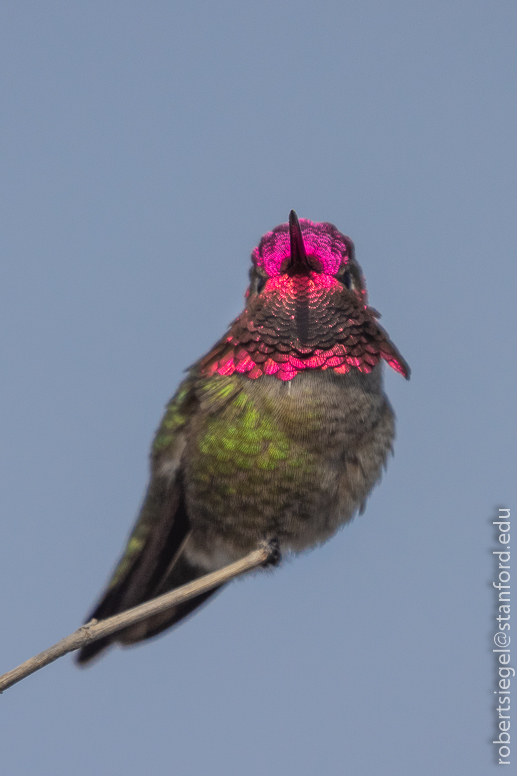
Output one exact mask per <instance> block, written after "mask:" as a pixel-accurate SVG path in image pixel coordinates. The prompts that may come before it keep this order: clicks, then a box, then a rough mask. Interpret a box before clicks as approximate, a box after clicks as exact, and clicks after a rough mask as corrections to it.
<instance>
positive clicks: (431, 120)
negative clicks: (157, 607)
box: [0, 0, 517, 776]
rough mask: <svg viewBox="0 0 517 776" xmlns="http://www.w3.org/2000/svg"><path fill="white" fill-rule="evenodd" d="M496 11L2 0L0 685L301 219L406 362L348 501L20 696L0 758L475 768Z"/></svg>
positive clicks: (511, 65) (111, 549) (275, 768)
mask: <svg viewBox="0 0 517 776" xmlns="http://www.w3.org/2000/svg"><path fill="white" fill-rule="evenodd" d="M516 22H517V10H516V7H515V4H514V3H510V2H507V0H499V1H498V2H491V3H488V2H479V1H475V0H463V1H461V2H460V1H458V0H433V2H432V3H430V2H421V3H415V2H411V1H410V0H393V1H389V2H380V1H379V0H377V1H375V2H374V1H369V0H363V1H362V2H355V3H352V2H344V1H343V0H340V2H314V1H312V2H309V1H305V2H304V1H302V2H288V1H287V0H279V1H278V2H270V1H268V0H262V2H260V3H252V2H247V0H244V1H243V0H239V1H237V0H233V1H230V0H221V2H216V3H213V2H200V1H198V0H193V1H192V2H189V3H186V2H158V1H157V0H146V2H145V3H144V2H140V1H139V2H133V1H131V0H129V1H127V2H121V1H120V0H118V1H115V0H103V2H99V1H98V0H89V1H88V2H87V3H85V2H71V1H70V0H69V1H68V2H45V3H41V2H30V1H26V2H25V1H24V0H22V1H21V2H19V1H17V2H14V1H11V0H4V2H3V3H2V4H1V8H0V58H1V64H2V72H3V76H2V85H1V93H0V101H1V102H0V104H1V106H2V107H1V112H0V122H1V132H2V173H1V180H0V191H1V197H2V200H1V214H2V219H1V220H2V230H1V242H2V262H1V270H0V273H1V274H0V297H1V298H0V359H1V369H0V380H1V392H2V401H1V403H0V428H1V435H0V436H1V445H0V455H1V460H0V474H1V487H0V498H1V514H2V545H1V546H2V558H1V563H0V590H1V596H0V621H1V623H2V628H1V631H2V637H1V643H0V670H8V669H10V668H12V667H14V665H16V664H18V663H19V662H21V661H22V660H24V659H25V658H27V657H30V656H31V655H32V654H34V653H36V652H38V651H40V650H41V649H43V648H45V647H47V646H49V645H50V644H52V643H54V642H55V641H57V640H58V639H59V638H61V637H62V636H64V635H66V634H67V633H69V632H71V631H72V630H74V629H75V628H76V627H77V626H78V625H79V624H80V623H81V622H82V619H83V617H84V616H85V615H86V613H87V612H88V610H89V609H90V607H91V605H92V603H93V602H94V600H95V599H96V597H97V595H98V594H99V592H100V590H101V588H102V586H103V585H104V583H105V581H106V579H107V577H108V574H109V573H110V570H111V568H112V566H113V564H114V563H115V560H116V558H117V557H118V555H119V552H120V551H121V548H122V545H123V542H124V540H125V537H126V535H127V533H128V531H129V529H130V527H131V525H132V522H133V520H134V517H135V514H136V512H137V509H138V506H139V502H140V499H141V497H142V494H143V491H144V488H145V484H146V479H147V455H148V449H149V444H150V441H151V438H152V435H153V433H154V429H155V427H156V425H157V423H158V421H159V419H160V416H161V413H162V408H163V406H164V404H165V402H166V401H167V399H168V398H169V396H170V395H171V394H172V393H173V392H174V390H175V387H176V385H177V383H178V382H179V380H180V379H181V376H182V370H183V369H184V368H185V367H186V366H188V365H189V364H190V363H191V362H192V361H194V360H195V359H196V358H197V357H198V356H200V355H201V354H202V353H203V352H205V351H206V350H207V349H208V348H209V347H210V345H211V344H212V343H213V342H214V341H215V340H216V339H217V338H218V337H219V336H220V335H221V334H222V333H223V331H224V329H225V326H226V325H227V323H228V322H229V321H230V320H231V319H232V318H233V317H234V316H235V315H236V314H237V313H238V312H239V310H240V309H241V307H242V300H243V293H244V290H245V286H246V283H247V272H248V265H249V254H250V252H251V250H252V248H253V247H254V246H255V245H256V243H257V242H258V240H259V238H260V236H261V235H262V234H263V233H264V232H265V231H268V230H269V229H271V228H273V227H274V226H275V225H277V224H278V223H281V222H283V221H285V220H287V216H288V213H289V210H290V209H291V208H293V207H294V208H295V209H296V210H297V212H298V214H299V216H300V217H307V218H311V219H313V220H316V221H317V220H328V221H332V222H334V223H335V224H336V225H337V226H338V228H339V229H341V230H342V231H344V232H345V233H347V234H349V235H350V236H351V237H352V238H353V240H354V241H355V243H356V248H357V256H358V259H359V261H360V263H361V265H362V267H363V270H364V272H365V275H366V278H367V281H368V288H369V292H370V301H371V304H372V305H373V306H374V307H376V308H378V309H379V310H380V311H381V312H382V314H383V319H382V322H383V324H384V326H385V327H386V328H387V329H388V331H389V333H390V335H391V337H392V338H393V340H394V342H395V343H396V344H397V346H398V347H399V348H400V350H401V352H402V354H403V355H404V356H405V358H406V359H407V360H408V361H409V363H410V365H411V367H412V370H413V376H412V379H411V381H410V382H409V383H406V382H405V381H404V380H403V379H402V378H401V377H400V375H397V374H395V373H394V372H392V371H391V370H388V373H387V374H386V383H387V390H388V393H389V396H390V399H391V401H392V403H393V405H394V407H395V409H396V411H397V415H398V438H397V442H396V454H395V458H394V459H393V460H392V461H391V462H390V464H389V468H388V472H387V474H386V476H385V477H384V480H383V482H382V483H381V485H380V487H378V488H377V489H376V490H375V492H374V494H373V495H372V497H371V498H370V501H369V504H368V508H367V511H366V513H365V515H364V516H362V517H360V518H358V519H356V520H355V522H354V523H353V524H352V525H350V526H349V527H347V528H346V529H345V530H343V531H342V532H341V533H340V534H339V535H338V536H336V537H335V538H334V539H333V540H332V541H330V542H329V543H328V544H326V545H325V546H324V547H322V548H320V549H318V550H316V551H314V552H312V553H309V554H306V555H304V556H303V557H300V558H298V559H297V560H296V561H294V562H290V563H287V564H286V565H284V566H283V567H282V568H281V569H279V570H277V571H276V572H275V573H272V574H264V575H261V576H255V577H254V578H248V579H246V580H243V581H239V582H237V583H234V584H233V585H232V586H231V588H230V589H228V590H227V591H225V592H224V594H222V595H221V596H219V597H218V598H217V599H216V600H215V601H214V602H213V603H212V604H211V605H210V606H208V607H207V608H206V609H204V610H203V611H202V612H201V613H200V614H199V615H198V616H196V617H194V618H193V619H192V620H190V621H189V622H188V623H186V624H185V625H184V626H182V627H180V628H179V629H177V630H176V631H174V632H171V633H168V634H167V635H166V636H164V637H163V638H161V639H159V640H157V641H155V642H153V643H149V644H146V645H144V646H141V647H139V648H135V649H131V650H125V651H123V650H119V649H117V650H113V651H112V652H111V653H110V654H109V655H108V656H107V657H106V658H104V659H103V660H102V661H101V662H99V663H98V664H96V665H95V666H94V667H92V668H91V669H89V670H86V671H79V670H78V669H76V668H75V667H74V665H73V663H72V660H71V658H69V657H66V658H63V659H61V660H60V661H58V662H57V663H55V664H54V665H52V666H49V667H47V668H46V669H44V670H42V671H41V672H40V673H38V674H36V675H34V676H33V677H31V678H28V679H26V680H25V681H24V682H22V683H21V684H19V685H17V686H16V687H14V688H12V689H10V690H9V691H8V692H6V693H5V695H3V696H2V697H1V699H0V739H1V745H0V746H1V752H2V754H1V758H2V770H3V772H5V773H6V774H9V776H29V775H30V776H33V774H38V775H39V774H41V775H42V776H43V775H44V774H51V775H52V776H70V774H74V776H86V775H87V774H88V776H90V774H96V776H104V775H106V776H118V774H124V776H140V775H141V774H142V773H146V774H147V773H149V774H155V773H156V774H162V773H163V774H165V773H178V774H182V775H183V776H197V775H198V774H210V775H211V776H219V775H221V776H222V775H223V774H224V776H228V774H239V776H240V775H241V774H243V773H244V774H246V775H247V776H258V774H263V773H271V774H277V773H278V774H296V776H313V774H315V773H324V774H328V775H329V776H334V774H335V775H336V776H337V775H339V776H340V775H341V774H343V773H347V774H354V776H379V774H396V775H397V776H413V775H414V774H415V772H418V774H419V775H420V776H436V774H458V773H468V774H471V776H481V775H483V776H485V775H486V774H487V773H491V772H492V771H494V772H495V770H496V767H497V766H496V765H495V760H494V751H493V750H494V747H493V746H492V745H491V744H490V743H489V742H490V741H491V740H492V739H493V737H494V736H493V733H494V729H495V726H494V712H493V709H492V705H493V699H494V697H495V696H494V695H493V690H494V687H495V677H494V660H493V655H492V653H491V649H492V641H491V639H492V635H493V632H494V628H495V626H494V620H493V617H494V612H493V605H494V594H493V593H494V591H493V590H492V589H491V586H490V585H491V581H492V579H494V578H495V564H494V563H493V560H492V555H491V551H492V550H493V549H495V542H494V534H493V531H492V526H491V523H490V521H491V519H493V515H494V510H495V507H496V505H503V506H509V507H513V508H514V509H515V510H517V499H516V495H517V494H516V487H515V465H516V460H515V459H516V455H515V432H514V428H515V396H516V387H517V386H516V382H517V368H516V358H515V345H516V342H515V299H516V291H517V289H516V280H517V272H516V263H515V245H516V242H517V234H516V232H517V229H516V204H517V203H516V189H517V186H516V176H515V167H516V164H515V161H516V150H515V148H516V134H517V127H516V124H517V107H516V100H515V95H516V80H517V77H516V72H517V70H516V64H517V63H516V60H517V47H516V45H515V41H516V39H517V25H516ZM514 514H515V516H516V517H515V518H514V519H517V511H516V512H515V513H514ZM515 649H517V644H516V646H515ZM515 688H516V689H515V692H516V693H517V683H516V684H515ZM516 719H517V717H516ZM514 750H515V753H514V761H515V762H517V743H516V744H515V746H514Z"/></svg>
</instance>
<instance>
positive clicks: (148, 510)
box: [77, 377, 215, 664]
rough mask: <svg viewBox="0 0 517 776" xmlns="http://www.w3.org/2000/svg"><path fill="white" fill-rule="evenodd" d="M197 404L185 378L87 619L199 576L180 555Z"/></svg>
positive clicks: (151, 625)
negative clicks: (119, 550)
mask: <svg viewBox="0 0 517 776" xmlns="http://www.w3.org/2000/svg"><path fill="white" fill-rule="evenodd" d="M196 405H197V399H196V395H195V391H194V380H193V379H192V377H189V378H187V379H186V380H185V381H184V382H183V383H182V385H181V386H180V388H179V390H178V391H177V393H176V394H175V396H174V397H173V398H172V400H171V401H170V403H169V404H168V406H167V410H166V412H165V415H164V417H163V420H162V422H161V424H160V426H159V428H158V431H157V433H156V437H155V440H154V445H153V453H152V472H151V480H150V483H149V487H148V490H147V494H146V497H145V499H144V503H143V505H142V509H141V511H140V514H139V516H138V520H137V522H136V524H135V526H134V528H133V531H132V533H131V535H130V537H129V540H128V542H127V545H126V548H125V550H124V553H123V555H122V557H121V559H120V561H119V563H118V565H117V567H116V568H115V571H114V573H113V576H112V578H111V580H110V582H109V583H108V586H107V588H106V590H105V592H104V594H103V596H102V597H101V599H100V601H99V603H98V604H97V606H96V607H95V609H94V611H93V612H92V613H91V615H90V618H88V619H91V618H95V619H97V620H103V619H106V618H107V617H110V616H111V615H113V614H117V613H119V612H123V611H125V610H126V609H130V608H131V607H133V606H137V605H138V604H140V603H143V602H144V601H147V600H149V599H151V598H154V597H155V596H156V595H158V594H160V593H163V592H166V591H167V590H171V589H173V588H175V587H179V586H180V585H182V584H185V583H186V582H189V581H191V580H192V579H195V578H196V577H197V576H200V570H199V569H196V568H194V567H192V566H191V565H190V564H189V563H188V561H187V560H186V559H185V557H184V556H183V555H182V549H183V547H184V546H185V542H186V541H188V536H189V532H190V524H189V519H188V514H187V510H186V506H185V493H184V486H183V477H182V454H183V451H184V448H185V444H186V438H187V432H188V422H189V418H190V417H191V416H192V414H193V413H194V412H195V410H196ZM201 573H202V571H201ZM212 592H215V591H210V593H207V594H205V595H204V596H198V597H197V598H195V599H192V600H191V601H188V602H187V603H185V604H183V605H180V606H178V607H174V609H171V610H170V611H168V612H166V613H165V614H163V615H157V616H156V617H154V618H149V619H148V620H145V621H144V622H142V623H139V624H138V625H135V626H133V627H131V628H128V629H126V630H125V631H122V632H119V633H117V634H115V635H114V636H111V637H107V638H105V639H100V640H99V641H96V642H93V643H92V644H90V645H87V646H85V647H83V649H82V650H81V651H80V652H79V655H78V658H77V662H78V663H80V664H81V663H86V662H88V661H89V660H91V659H92V658H93V657H95V655H97V654H98V653H99V652H101V651H102V650H103V649H105V648H106V647H107V646H108V645H109V644H110V643H111V642H112V641H122V642H123V643H133V642H135V641H140V640H142V639H145V638H149V637H150V636H152V635H155V634H156V633H158V632H159V631H161V630H164V629H165V628H167V627H169V626H170V625H172V624H174V622H177V621H178V620H179V619H182V618H183V617H185V616H186V615H187V614H189V613H190V612H191V611H192V610H193V609H195V608H196V607H197V606H199V604H201V603H203V601H204V600H205V599H206V598H208V596H209V595H210V594H211V593H212Z"/></svg>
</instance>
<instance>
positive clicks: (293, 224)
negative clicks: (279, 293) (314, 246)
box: [287, 210, 311, 275]
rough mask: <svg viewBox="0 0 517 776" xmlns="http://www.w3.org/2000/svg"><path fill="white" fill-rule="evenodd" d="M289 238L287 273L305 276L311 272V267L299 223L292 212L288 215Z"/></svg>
mask: <svg viewBox="0 0 517 776" xmlns="http://www.w3.org/2000/svg"><path fill="white" fill-rule="evenodd" d="M289 237H290V239H291V258H290V260H289V266H288V268H287V271H288V272H291V273H293V274H295V275H307V274H308V273H309V272H310V271H311V267H310V264H309V261H308V259H307V253H306V252H305V245H304V244H303V237H302V230H301V229H300V222H299V221H298V216H297V215H296V213H295V212H294V210H291V212H290V213H289Z"/></svg>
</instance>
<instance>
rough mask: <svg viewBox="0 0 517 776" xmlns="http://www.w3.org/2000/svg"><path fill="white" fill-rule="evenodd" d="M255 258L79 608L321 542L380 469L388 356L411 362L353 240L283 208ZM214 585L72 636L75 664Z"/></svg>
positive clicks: (358, 507) (387, 437)
mask: <svg viewBox="0 0 517 776" xmlns="http://www.w3.org/2000/svg"><path fill="white" fill-rule="evenodd" d="M251 262H252V263H251V270H250V284H249V287H248V289H247V291H246V302H245V308H244V310H243V312H242V313H241V314H240V315H239V316H238V317H237V318H236V319H235V320H234V321H233V323H232V324H230V327H229V329H228V331H227V333H226V334H225V335H224V336H223V337H222V339H220V340H219V341H218V342H217V343H216V344H215V345H214V347H213V348H212V349H211V350H210V351H209V352H208V353H207V354H206V355H205V356H204V357H202V358H201V359H200V360H199V361H197V362H196V363H195V364H194V365H193V366H191V367H190V368H189V369H188V370H187V377H186V378H185V380H184V381H183V382H182V383H181V384H180V386H179V388H178V390H177V392H176V394H175V395H174V396H173V398H172V399H171V400H170V402H169V404H168V405H167V407H166V411H165V414H164V416H163V419H162V421H161V423H160V425H159V427H158V430H157V432H156V435H155V438H154V442H153V445H152V449H151V464H150V468H151V473H150V481H149V485H148V490H147V493H146V495H145V498H144V501H143V505H142V507H141V511H140V514H139V516H138V519H137V522H136V524H135V526H134V528H133V531H132V533H131V534H130V536H129V540H128V542H127V545H126V548H125V550H124V552H123V554H122V557H121V559H120V561H119V563H118V565H117V566H116V568H115V571H114V573H113V576H112V578H111V581H110V582H109V584H108V586H107V588H106V590H105V592H104V594H103V595H102V597H101V599H100V601H99V603H98V604H97V606H96V608H95V609H94V610H93V612H92V614H91V616H90V618H88V619H91V618H95V619H97V620H102V619H105V618H106V617H110V616H111V615H114V614H117V613H119V612H122V611H125V610H126V609H129V608H131V607H133V606H136V605H138V604H140V603H143V602H145V601H148V600H150V599H151V598H154V597H156V596H158V595H161V594H162V593H166V592H168V591H170V590H172V589H174V588H177V587H180V586H181V585H184V584H186V583H188V582H191V581H192V580H194V579H196V578H198V577H200V576H203V575H204V574H207V573H209V572H212V571H216V570H218V569H220V568H222V567H223V566H225V565H227V564H229V563H231V562H233V561H235V560H237V559H239V558H241V557H243V556H244V555H246V554H248V553H249V552H251V551H252V550H254V549H256V548H257V546H258V544H260V543H261V542H263V541H266V542H274V543H276V545H277V547H278V548H279V551H280V554H283V553H289V554H296V553H299V552H302V551H303V550H306V549H308V548H311V547H314V546H315V545H318V544H321V543H322V542H325V541H326V540H327V539H328V538H330V537H331V536H332V535H333V534H334V533H335V532H336V531H337V530H338V528H339V527H340V526H342V525H344V524H345V523H347V522H348V521H350V520H351V519H352V517H353V516H354V515H355V514H356V513H358V512H362V511H363V510H364V508H365V502H366V499H367V497H368V494H369V493H370V491H371V490H372V488H373V487H374V485H375V484H376V483H377V482H378V481H379V479H380V477H381V473H382V470H383V467H384V466H385V464H386V461H387V457H388V454H389V453H390V452H392V445H393V440H394V436H395V415H394V412H393V410H392V408H391V405H390V403H389V401H388V399H387V397H386V395H385V393H384V391H383V383H382V369H383V362H384V361H386V362H387V363H388V364H389V366H391V367H392V368H393V369H395V370H396V371H397V372H400V373H401V374H402V375H403V376H404V377H406V378H409V367H408V365H407V363H406V362H405V360H404V359H403V357H402V356H401V354H400V353H399V351H398V350H397V348H396V347H395V345H394V344H393V343H392V342H391V340H390V339H389V337H388V334H387V333H386V331H385V330H384V329H383V328H381V326H380V325H379V323H378V318H379V317H380V316H379V313H378V312H377V311H376V310H374V309H373V308H372V307H369V306H368V300H367V292H366V286H365V281H364V278H363V274H362V271H361V268H360V266H359V264H358V263H357V261H356V258H355V248H354V243H353V242H352V240H351V239H350V238H349V237H347V236H346V235H344V234H342V233H341V232H340V231H338V229H337V228H336V227H335V226H334V225H333V224H330V223H327V222H323V223H315V222H312V221H309V220H308V219H300V220H299V219H298V217H297V215H296V213H295V212H294V210H292V211H291V213H290V215H289V222H288V223H285V224H281V225H280V226H277V227H276V228H275V229H273V230H272V231H271V232H268V233H267V234H265V235H264V236H263V237H262V239H261V241H260V243H259V245H258V246H257V247H256V248H255V249H254V250H253V252H252V255H251ZM216 589H217V588H216ZM215 592H216V590H211V591H209V592H205V593H202V594H200V595H198V596H197V597H196V598H193V599H191V600H190V601H187V602H185V603H180V604H178V605H176V606H174V607H172V608H171V609H169V610H167V611H166V612H164V613H162V614H158V615H154V616H151V617H149V618H148V619H147V620H145V621H143V622H140V623H138V624H136V625H131V626H129V627H127V628H126V629H125V630H122V631H119V632H118V633H115V634H113V635H111V636H108V637H106V638H104V639H101V640H99V641H96V642H93V643H91V644H89V645H87V646H85V647H83V648H82V649H81V651H80V653H79V655H78V658H77V661H78V663H80V664H83V663H86V662H88V661H89V660H91V659H92V658H93V657H95V656H96V655H98V654H99V653H100V652H102V651H103V650H104V649H105V648H106V647H107V646H109V645H110V644H111V643H119V644H121V645H128V644H134V643H136V642H140V641H143V640H145V639H148V638H150V637H152V636H156V635H157V634H159V633H161V632H162V631H164V630H165V629H167V628H170V627H171V626H173V625H175V624H176V623H178V622H180V620H182V619H183V618H185V617H187V616H188V615H190V614H191V613H192V612H193V611H194V610H195V609H197V608H198V607H199V606H200V605H201V604H203V603H204V602H205V601H206V600H207V599H208V598H210V596H212V595H213V594H214V593H215Z"/></svg>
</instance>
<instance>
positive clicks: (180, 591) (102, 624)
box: [0, 544, 275, 693]
mask: <svg viewBox="0 0 517 776" xmlns="http://www.w3.org/2000/svg"><path fill="white" fill-rule="evenodd" d="M274 554H275V550H274V548H272V547H271V546H270V545H268V544H264V545H262V546H260V547H259V548H258V549H257V550H254V552H250V554H249V555H246V557H244V558H241V560H238V561H236V562H235V563H231V564H230V565H229V566H225V567H224V568H222V569H220V570H219V571H214V572H213V573H212V574H206V575H205V576H204V577H200V578H199V579H196V580H195V581H194V582H189V584H188V585H183V586H182V587H178V588H176V589H175V590H171V592H170V593H165V594H164V595H161V596H159V597H158V598H153V599H152V600H151V601H147V602H146V603H145V604H141V605H140V606H135V607H134V608H133V609H128V610H127V611H126V612H122V613H121V614H116V615H115V616H114V617H108V618H107V619H106V620H100V621H97V620H91V621H90V622H88V623H86V625H82V626H81V627H80V628H78V629H77V630H76V631H74V632H73V633H71V634H70V636H66V638H64V639H61V641H58V642H57V644H54V646H52V647H49V648H48V649H46V650H45V651H44V652H40V653H39V655H36V656H35V657H31V658H30V659H29V660H26V661H25V662H24V663H22V664H21V665H19V666H18V667H17V668H13V670H12V671H8V672H7V673H6V674H3V675H2V676H0V693H2V692H3V691H4V690H7V689H8V688H9V687H11V686H12V685H13V684H16V682H19V681H20V680H21V679H25V677H26V676H29V675H30V674H33V673H34V672H35V671H39V669H40V668H43V666H46V665H48V664H49V663H53V662H54V660H57V659H58V658H59V657H62V656H63V655H66V654H68V652H74V651H75V650H76V649H80V648H81V647H84V646H85V645H86V644H91V642H92V641H97V640H98V639H101V638H103V637H104V636H111V634H112V633H116V632H117V631H119V630H122V629H123V628H126V627H127V626H128V625H134V624H135V623H137V622H141V621H142V620H145V619H146V618H147V617H150V616H151V615H153V614H159V613H160V612H164V611H166V610H167V609H169V608H170V607H172V606H175V605H176V604H181V603H184V602H185V601H188V600H189V599H190V598H195V596H197V595H199V594H200V593H205V592H206V591H207V590H211V589H212V588H214V587H217V586H218V585H221V584H223V583H224V582H228V581H229V580H230V579H233V578H234V577H237V576H240V575H241V574H244V573H245V572H247V571H251V570H252V569H255V568H258V567H259V566H263V565H265V564H266V563H268V562H271V560H272V559H273V557H274Z"/></svg>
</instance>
